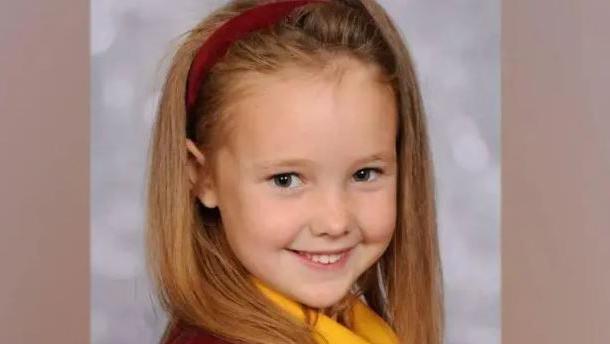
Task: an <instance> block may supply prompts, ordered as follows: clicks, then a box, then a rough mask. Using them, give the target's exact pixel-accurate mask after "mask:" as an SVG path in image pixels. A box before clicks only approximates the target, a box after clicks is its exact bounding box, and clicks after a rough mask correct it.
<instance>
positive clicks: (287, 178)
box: [270, 172, 303, 189]
mask: <svg viewBox="0 0 610 344" xmlns="http://www.w3.org/2000/svg"><path fill="white" fill-rule="evenodd" d="M270 179H273V183H274V184H275V186H278V187H280V188H283V189H292V188H295V187H297V186H300V185H301V184H303V183H302V182H301V180H300V179H299V177H298V175H297V174H296V173H294V172H292V173H282V174H276V175H274V176H272V177H271V178H270ZM295 179H296V180H298V181H299V182H298V183H300V184H298V183H297V185H294V184H293V183H292V182H293V181H294V180H295ZM291 185H292V187H291Z"/></svg>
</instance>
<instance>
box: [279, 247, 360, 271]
mask: <svg viewBox="0 0 610 344" xmlns="http://www.w3.org/2000/svg"><path fill="white" fill-rule="evenodd" d="M289 252H290V253H292V254H293V255H294V256H296V257H297V258H298V259H299V260H300V261H301V262H303V263H304V264H305V265H306V266H308V267H310V268H313V269H315V270H321V271H337V270H340V269H341V268H343V267H344V266H345V264H346V263H347V260H348V259H349V256H350V254H351V253H352V249H349V250H347V251H345V252H343V253H342V254H341V258H339V260H337V261H336V262H334V263H329V264H323V263H317V262H314V261H313V260H311V259H309V258H307V257H306V256H304V255H301V254H299V253H297V252H295V251H290V250H289Z"/></svg>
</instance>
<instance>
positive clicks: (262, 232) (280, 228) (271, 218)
mask: <svg viewBox="0 0 610 344" xmlns="http://www.w3.org/2000/svg"><path fill="white" fill-rule="evenodd" d="M238 204H239V207H238V208H239V209H238V210H237V211H232V212H230V217H231V220H232V221H233V220H234V219H236V218H238V219H239V220H238V221H233V222H234V223H233V226H231V228H227V232H233V233H229V235H231V236H232V237H233V239H234V240H239V241H240V242H241V243H242V245H247V246H253V245H255V246H260V247H269V248H285V247H286V246H288V245H289V244H290V243H291V242H292V241H293V239H294V238H295V237H296V235H297V233H298V231H299V229H300V228H301V226H300V221H299V216H300V212H299V211H298V207H294V206H290V202H286V201H280V200H277V199H274V198H272V197H266V196H265V195H262V194H261V193H260V192H243V193H241V196H240V197H239V202H238Z"/></svg>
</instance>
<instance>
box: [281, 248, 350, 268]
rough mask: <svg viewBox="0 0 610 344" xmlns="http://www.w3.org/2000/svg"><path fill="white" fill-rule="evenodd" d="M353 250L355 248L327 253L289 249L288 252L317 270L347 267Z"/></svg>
mask: <svg viewBox="0 0 610 344" xmlns="http://www.w3.org/2000/svg"><path fill="white" fill-rule="evenodd" d="M352 249H353V247H349V248H344V249H338V250H327V251H321V250H316V251H309V250H308V251H300V250H291V249H288V251H290V252H292V253H294V254H295V255H297V256H298V257H299V258H300V259H301V260H302V261H303V262H305V263H306V264H307V265H308V266H312V267H315V268H340V267H342V266H343V265H345V262H346V261H347V259H348V257H349V254H350V252H351V251H352Z"/></svg>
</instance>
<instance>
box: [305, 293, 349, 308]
mask: <svg viewBox="0 0 610 344" xmlns="http://www.w3.org/2000/svg"><path fill="white" fill-rule="evenodd" d="M347 292H348V291H347V290H341V291H339V290H333V291H324V290H311V291H305V292H304V293H303V294H301V295H299V297H297V299H298V300H299V301H300V302H301V303H302V304H304V305H306V306H309V307H312V308H327V307H330V306H332V305H334V304H336V303H337V302H339V301H340V300H341V299H342V298H343V297H344V296H345V295H346V294H347Z"/></svg>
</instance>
